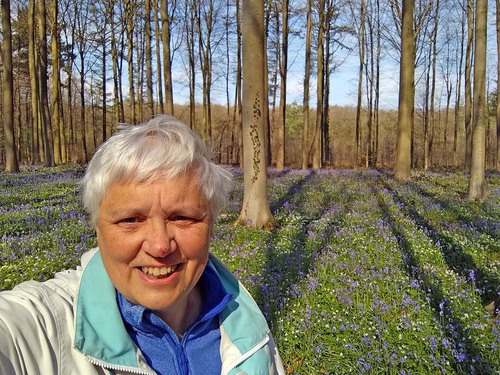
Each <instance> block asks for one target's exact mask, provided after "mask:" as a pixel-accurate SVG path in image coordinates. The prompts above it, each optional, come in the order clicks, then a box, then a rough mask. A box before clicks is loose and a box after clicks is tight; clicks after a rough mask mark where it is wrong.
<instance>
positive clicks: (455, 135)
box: [453, 0, 500, 168]
mask: <svg viewBox="0 0 500 375" xmlns="http://www.w3.org/2000/svg"><path fill="white" fill-rule="evenodd" d="M499 1H500V0H499ZM464 19H465V15H464ZM461 30H462V31H461V38H460V40H465V22H462V28H461ZM463 60H464V44H463V43H461V44H460V58H459V63H458V72H457V73H458V74H457V83H456V88H457V89H456V90H455V92H456V100H455V110H454V127H453V167H454V168H456V167H458V165H459V162H458V129H459V126H460V125H459V124H460V107H461V98H462V72H463V70H462V67H463Z"/></svg>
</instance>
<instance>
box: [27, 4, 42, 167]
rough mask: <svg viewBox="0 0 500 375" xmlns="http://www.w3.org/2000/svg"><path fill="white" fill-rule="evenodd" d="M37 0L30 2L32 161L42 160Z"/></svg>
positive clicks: (29, 50) (29, 57)
mask: <svg viewBox="0 0 500 375" xmlns="http://www.w3.org/2000/svg"><path fill="white" fill-rule="evenodd" d="M35 20H36V17H35V0H30V1H29V4H28V69H29V74H30V91H31V133H32V135H31V162H32V163H34V164H37V163H39V162H40V149H39V147H38V145H39V139H38V135H39V133H38V128H39V125H38V114H39V112H40V111H39V105H38V104H39V90H38V70H37V65H38V61H37V51H36V43H35V29H36V26H35V22H36V21H35Z"/></svg>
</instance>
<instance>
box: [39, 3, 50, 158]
mask: <svg viewBox="0 0 500 375" xmlns="http://www.w3.org/2000/svg"><path fill="white" fill-rule="evenodd" d="M37 5H38V13H37V15H38V17H37V20H38V43H39V50H38V88H39V90H40V94H39V95H40V96H39V99H40V107H39V109H40V112H41V117H40V118H41V124H42V133H43V150H44V157H45V161H44V166H46V167H53V166H54V138H53V134H52V124H51V116H50V109H49V96H48V87H47V82H48V73H47V69H48V66H47V65H48V52H47V10H46V8H45V1H43V0H39V1H38V2H37Z"/></svg>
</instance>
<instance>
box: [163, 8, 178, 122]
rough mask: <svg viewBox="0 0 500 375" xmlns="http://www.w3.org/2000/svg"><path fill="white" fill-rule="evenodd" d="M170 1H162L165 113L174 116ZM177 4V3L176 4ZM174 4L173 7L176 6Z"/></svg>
mask: <svg viewBox="0 0 500 375" xmlns="http://www.w3.org/2000/svg"><path fill="white" fill-rule="evenodd" d="M169 4H170V3H169V2H168V0H161V9H160V15H161V41H162V50H163V83H164V85H165V92H164V95H165V111H166V112H167V113H170V114H172V115H173V114H174V95H173V88H172V62H171V57H170V55H171V53H170V38H171V36H170V23H171V19H170V15H169V10H168V9H169ZM174 4H175V2H174ZM174 4H172V7H174V6H175V5H174Z"/></svg>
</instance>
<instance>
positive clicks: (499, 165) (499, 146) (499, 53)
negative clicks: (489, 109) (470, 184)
mask: <svg viewBox="0 0 500 375" xmlns="http://www.w3.org/2000/svg"><path fill="white" fill-rule="evenodd" d="M496 9H497V19H496V21H497V56H499V57H500V0H497V1H496ZM496 105H497V108H496V110H497V111H496V115H497V116H496V117H497V153H496V163H495V164H496V167H495V169H496V170H497V172H500V64H497V103H496Z"/></svg>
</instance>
